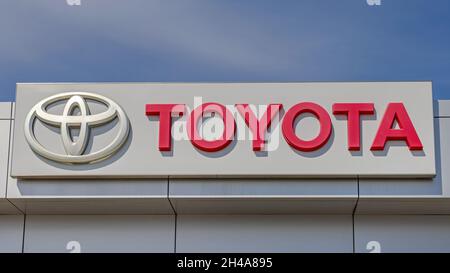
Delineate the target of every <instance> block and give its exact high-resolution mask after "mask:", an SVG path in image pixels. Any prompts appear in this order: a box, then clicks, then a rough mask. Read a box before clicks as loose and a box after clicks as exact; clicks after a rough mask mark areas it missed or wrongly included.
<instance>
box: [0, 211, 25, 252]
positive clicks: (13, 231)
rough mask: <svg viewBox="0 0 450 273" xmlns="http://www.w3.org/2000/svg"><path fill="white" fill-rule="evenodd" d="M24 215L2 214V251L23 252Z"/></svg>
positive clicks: (0, 242) (0, 218)
mask: <svg viewBox="0 0 450 273" xmlns="http://www.w3.org/2000/svg"><path fill="white" fill-rule="evenodd" d="M23 224H24V216H23V215H0V253H21V252H22V242H23V240H22V239H23V231H24V226H23Z"/></svg>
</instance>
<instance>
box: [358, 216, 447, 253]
mask: <svg viewBox="0 0 450 273" xmlns="http://www.w3.org/2000/svg"><path fill="white" fill-rule="evenodd" d="M449 230H450V216H449V215H389V216H387V215H356V216H355V250H356V252H450V236H449Z"/></svg>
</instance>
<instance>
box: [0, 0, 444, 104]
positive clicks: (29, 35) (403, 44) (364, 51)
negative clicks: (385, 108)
mask: <svg viewBox="0 0 450 273" xmlns="http://www.w3.org/2000/svg"><path fill="white" fill-rule="evenodd" d="M80 1H81V5H80V6H69V5H67V3H66V0H33V1H31V0H0V34H1V36H0V101H10V100H14V94H15V83H16V82H103V81H107V82H127V81H139V82H145V81H167V82H204V81H207V82H234V81H239V82H242V81H243V82H261V81H262V82H267V81H270V82H274V81H406V80H408V81H409V80H412V81H416V80H432V81H433V89H434V90H433V91H434V97H435V98H437V99H450V1H449V0H433V1H429V0H381V5H380V6H369V5H367V3H366V0H282V1H280V0H278V1H275V0H271V1H268V0H178V1H175V0H159V1H152V0H126V1H121V0H80Z"/></svg>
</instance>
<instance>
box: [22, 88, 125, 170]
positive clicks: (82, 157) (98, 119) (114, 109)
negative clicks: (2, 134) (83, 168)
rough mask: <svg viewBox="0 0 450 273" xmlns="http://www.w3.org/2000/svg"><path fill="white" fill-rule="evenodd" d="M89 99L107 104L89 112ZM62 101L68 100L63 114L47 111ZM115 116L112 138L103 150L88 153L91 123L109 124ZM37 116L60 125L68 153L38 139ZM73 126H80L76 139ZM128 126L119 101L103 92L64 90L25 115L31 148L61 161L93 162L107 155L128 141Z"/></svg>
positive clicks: (50, 123) (94, 124)
mask: <svg viewBox="0 0 450 273" xmlns="http://www.w3.org/2000/svg"><path fill="white" fill-rule="evenodd" d="M87 99H89V100H92V101H95V102H99V103H101V104H104V105H106V107H107V110H106V111H104V112H101V113H98V114H90V111H89V107H88V104H87V102H86V100H87ZM60 101H67V102H66V104H65V106H64V110H63V113H62V115H55V114H51V113H48V109H47V108H48V107H49V106H50V105H51V104H54V103H57V102H60ZM76 108H78V109H79V115H73V112H74V110H75V109H76ZM115 118H117V119H118V126H119V130H118V133H117V135H116V136H115V138H114V139H113V140H112V142H110V143H109V144H108V145H107V146H106V147H104V148H102V149H101V150H98V151H95V152H92V153H87V154H85V151H86V147H87V145H88V142H89V139H90V138H89V132H90V130H91V127H95V126H102V125H106V124H108V123H109V122H111V121H113V120H114V119H115ZM36 119H38V120H40V121H41V122H43V123H45V124H47V125H50V126H53V127H57V128H60V130H61V139H62V143H63V146H64V150H65V152H66V153H65V154H59V153H55V152H52V151H49V150H48V149H46V148H44V147H43V146H42V145H41V144H40V143H39V141H38V140H37V139H36V136H35V134H34V125H35V121H36ZM71 128H79V136H78V139H77V140H76V141H74V140H73V139H72V137H71V133H70V130H71ZM129 129H130V125H129V121H128V118H127V116H126V114H125V112H124V111H123V110H122V108H120V106H119V105H118V104H117V103H115V102H114V101H112V100H110V99H108V98H106V97H104V96H101V95H98V94H93V93H87V92H68V93H61V94H57V95H54V96H51V97H48V98H46V99H43V100H41V101H40V102H38V103H37V104H36V105H35V106H34V107H33V108H32V109H31V111H30V112H29V113H28V115H27V117H26V119H25V138H26V140H27V142H28V144H29V145H30V147H31V149H32V150H33V151H34V152H35V153H37V154H39V155H41V156H43V157H45V158H47V159H50V160H53V161H56V162H61V163H93V162H98V161H100V160H103V159H106V158H108V157H109V156H111V155H112V154H114V153H115V152H116V151H117V150H119V149H120V147H121V146H122V145H123V144H124V143H125V141H126V139H127V137H128V132H129Z"/></svg>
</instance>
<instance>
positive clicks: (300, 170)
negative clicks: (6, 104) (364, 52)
mask: <svg viewBox="0 0 450 273" xmlns="http://www.w3.org/2000/svg"><path fill="white" fill-rule="evenodd" d="M67 92H89V93H93V94H97V95H100V96H102V97H104V98H108V99H110V100H112V101H113V102H114V105H116V106H118V107H119V108H120V109H122V110H123V111H124V113H126V115H127V116H128V119H129V121H130V130H129V135H128V138H127V139H126V140H125V143H124V144H123V146H122V147H121V148H120V149H119V150H118V151H117V152H115V153H113V155H112V156H110V157H108V158H107V159H105V160H102V161H96V162H94V163H91V164H65V163H60V162H56V161H55V160H54V159H47V158H44V157H42V156H40V155H37V154H36V153H34V152H33V151H32V150H31V148H30V145H29V143H27V141H26V139H25V133H27V132H28V133H27V134H28V135H29V133H30V131H32V134H33V135H34V136H35V137H36V139H37V140H36V142H38V143H39V145H41V146H42V147H44V148H45V149H44V150H46V151H47V150H51V151H50V152H52V153H54V154H59V155H63V156H65V153H68V150H73V151H75V152H76V151H78V150H77V149H78V148H79V147H72V148H70V147H69V148H68V145H66V144H65V145H63V141H62V139H61V132H63V131H64V130H65V129H67V127H64V128H62V127H61V126H62V125H61V124H60V123H61V122H60V117H61V116H62V115H63V112H64V111H66V112H67V113H69V112H70V111H69V110H70V109H71V108H70V107H69V106H71V105H73V103H75V102H77V101H78V103H80V99H79V98H73V96H72V97H71V96H69V95H67ZM60 94H62V95H60ZM53 95H56V96H57V97H60V96H66V99H67V100H71V103H70V104H69V103H68V102H65V103H64V101H63V102H61V101H55V105H54V106H51V107H50V108H51V109H45V111H48V112H50V113H52V114H53V115H56V116H58V117H54V118H51V120H53V122H54V123H55V124H56V123H57V124H56V125H57V126H56V125H55V124H53V125H49V124H48V122H47V123H45V122H41V121H37V120H34V119H30V120H33V121H35V122H34V123H30V122H26V120H27V115H28V114H29V113H30V111H31V109H32V108H33V107H34V106H35V105H37V104H38V103H39V102H40V101H42V100H44V101H45V100H47V99H48V98H49V97H51V96H53ZM88 97H89V96H88ZM91 98H92V97H91ZM86 100H87V101H89V100H90V99H89V98H86ZM199 100H201V101H202V102H203V103H206V102H217V103H220V104H223V105H227V107H228V109H229V110H230V111H231V110H232V109H234V105H235V104H236V103H249V104H252V105H268V104H270V103H282V104H283V107H284V110H285V111H288V110H289V109H290V108H291V107H292V106H293V105H295V104H297V103H300V102H314V103H317V104H319V105H320V106H321V107H323V108H324V109H325V110H326V112H327V113H328V114H329V116H330V118H331V121H332V126H333V129H332V132H331V136H330V139H329V140H328V141H327V142H326V144H325V145H324V146H323V147H322V148H320V149H318V150H316V151H314V152H300V151H297V150H294V149H293V148H291V147H290V146H289V145H288V143H287V142H286V141H285V139H284V138H283V135H282V134H281V132H280V131H281V130H280V127H281V126H279V124H278V126H277V124H276V122H275V123H274V125H273V126H274V128H273V130H272V132H271V133H270V136H271V137H270V139H271V141H269V144H268V145H267V146H268V147H272V148H273V149H272V148H270V150H269V151H267V152H262V153H261V152H257V153H255V152H254V151H252V146H251V140H250V139H249V138H246V139H242V136H243V135H247V136H249V135H250V133H249V131H248V128H247V127H246V125H245V122H244V121H243V119H242V117H240V115H235V119H236V128H237V135H236V137H235V140H234V141H232V143H231V144H230V145H229V146H228V147H226V148H225V149H223V150H221V151H218V152H204V151H200V150H199V149H197V148H194V147H193V145H192V144H191V142H190V141H189V140H187V139H182V140H174V141H173V149H172V151H170V152H160V151H159V150H158V130H159V120H158V118H156V117H155V118H154V117H148V116H146V115H145V105H146V104H152V103H153V104H161V103H176V104H186V106H187V107H188V108H189V109H190V110H192V109H193V106H194V105H196V104H197V103H198V102H199ZM81 101H82V100H81ZM337 102H370V103H374V105H375V114H374V115H373V116H367V117H363V118H362V125H361V128H362V150H361V151H356V152H353V151H349V150H348V148H347V120H346V118H345V117H343V116H335V115H333V114H332V105H333V103H337ZM391 102H401V103H403V104H404V106H405V108H406V109H407V112H408V114H409V117H410V118H411V120H412V122H413V124H414V127H415V129H416V131H417V133H418V135H419V137H420V139H421V142H422V144H423V147H424V149H423V151H410V150H409V149H408V148H407V147H405V145H406V144H405V143H404V142H402V141H400V142H397V141H390V142H388V145H387V147H386V148H385V150H383V151H370V146H371V144H372V141H373V139H374V136H375V135H376V132H377V129H378V126H379V124H380V120H381V119H382V117H383V115H384V112H385V110H386V108H387V106H388V104H389V103H391ZM86 103H87V105H88V106H86V107H88V108H89V112H90V113H91V114H96V113H97V114H99V113H103V112H104V111H107V109H109V108H108V107H106V108H107V109H106V110H105V107H104V106H105V105H102V103H98V102H92V101H89V102H86ZM81 104H83V103H81ZM83 105H84V104H83ZM116 106H114V107H116ZM66 108H67V109H66ZM116 108H117V107H116ZM116 108H114V109H116ZM83 109H84V108H83ZM86 111H87V110H86V109H84V110H82V111H81V112H83V113H86ZM234 112H236V111H234ZM67 113H66V114H67ZM118 115H119V114H118ZM66 116H67V115H66ZM119 116H120V115H119ZM187 116H189V115H188V114H186V115H183V117H181V118H174V120H175V121H174V124H173V128H174V130H173V131H177V130H178V129H182V128H183V124H185V121H186V119H187ZM15 118H16V123H15V126H14V130H15V137H14V148H13V158H12V169H11V170H12V176H14V177H19V178H58V177H59V178H61V177H70V178H77V177H91V178H98V177H110V178H111V177H112V178H123V177H161V176H164V177H167V176H174V177H186V176H187V177H195V176H201V177H221V176H227V177H261V176H263V177H268V176H269V177H270V176H274V177H354V176H355V175H359V176H363V177H433V176H434V175H435V174H436V171H435V155H434V153H435V151H434V135H433V134H434V128H433V102H432V91H431V83H430V82H376V83H374V82H372V83H230V84H221V83H217V84H207V83H204V84H196V83H192V84H190V83H183V84H181V83H180V84H163V83H161V84H159V83H151V84H144V83H143V84H126V83H123V84H113V83H111V84H107V83H98V84H19V85H18V87H17V102H16V105H15ZM72 119H73V120H76V119H77V118H74V117H73V116H72ZM55 120H59V121H55ZM120 120H121V119H120V118H118V119H115V122H111V124H109V123H108V125H105V126H96V127H95V128H92V130H90V134H89V135H88V136H89V137H88V141H89V143H90V144H88V147H87V148H86V151H87V152H86V153H87V154H90V155H92V153H94V152H96V151H100V150H101V149H102V148H103V147H105V146H108V144H110V143H112V141H113V139H114V137H115V136H116V135H121V134H120V132H122V130H120V128H122V127H120V124H123V123H121V122H120ZM28 121H29V120H28ZM58 122H59V123H58ZM25 123H27V124H25ZM69 123H71V122H70V121H69ZM30 124H33V125H32V127H33V129H26V128H29V127H30ZM60 125H61V126H60ZM97 125H98V124H97ZM58 126H60V128H58ZM295 127H296V128H295V131H296V134H297V135H299V136H300V137H302V138H304V139H309V138H313V137H314V136H315V133H317V132H318V131H319V127H320V126H319V125H318V123H317V122H316V120H315V119H313V118H311V117H310V116H308V115H306V116H304V117H303V118H301V119H300V120H299V124H298V126H295ZM83 130H85V129H82V130H81V131H83ZM86 130H87V129H86ZM81 131H80V134H81ZM83 135H87V134H84V133H83ZM120 139H122V138H120ZM66 140H67V138H66ZM113 143H114V142H113ZM97 149H99V150H97ZM41 150H42V149H41ZM73 151H72V152H73ZM75 152H73V153H75Z"/></svg>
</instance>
